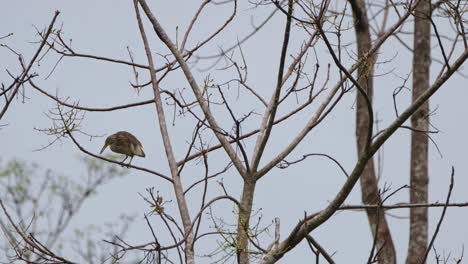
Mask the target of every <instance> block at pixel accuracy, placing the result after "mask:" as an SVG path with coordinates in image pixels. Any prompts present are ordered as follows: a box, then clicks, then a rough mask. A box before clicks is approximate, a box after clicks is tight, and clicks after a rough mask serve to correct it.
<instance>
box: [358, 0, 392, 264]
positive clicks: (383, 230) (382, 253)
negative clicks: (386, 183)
mask: <svg viewBox="0 0 468 264" xmlns="http://www.w3.org/2000/svg"><path fill="white" fill-rule="evenodd" d="M349 2H350V4H351V8H352V11H353V17H354V23H355V25H354V27H355V32H356V39H357V50H358V59H359V60H361V59H366V55H367V53H368V52H369V50H370V48H371V46H372V45H371V44H372V43H371V36H370V32H369V25H368V18H367V13H366V7H365V1H364V0H350V1H349ZM374 60H375V56H371V57H369V58H367V61H366V62H365V63H363V64H362V66H361V67H359V69H358V83H359V85H360V86H361V88H362V89H363V90H364V91H365V93H366V94H367V97H368V98H369V100H370V103H372V96H373V73H374ZM367 103H368V102H366V99H365V97H364V95H362V94H361V93H360V92H357V106H356V141H357V150H358V156H359V157H361V156H362V155H363V154H364V153H365V152H366V146H367V143H368V142H367V141H368V125H369V119H370V116H369V111H368V108H367ZM360 184H361V193H362V202H363V203H364V204H380V203H381V202H382V201H381V197H380V193H379V186H378V182H377V177H376V173H375V168H374V161H373V159H370V160H369V161H368V162H367V164H366V167H365V168H364V171H363V172H362V176H361V178H360ZM366 213H367V218H368V220H369V225H370V227H371V231H372V234H373V237H374V238H375V239H376V243H375V252H379V253H378V258H377V259H378V262H379V263H396V253H395V247H394V245H393V240H392V236H391V234H390V229H389V226H388V223H387V221H386V219H385V212H383V211H382V210H380V209H370V208H369V209H367V210H366Z"/></svg>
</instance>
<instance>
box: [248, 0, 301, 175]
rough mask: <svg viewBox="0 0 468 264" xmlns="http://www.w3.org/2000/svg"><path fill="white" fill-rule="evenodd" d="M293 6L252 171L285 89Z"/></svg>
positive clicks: (258, 161)
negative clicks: (285, 66) (285, 71)
mask: <svg viewBox="0 0 468 264" xmlns="http://www.w3.org/2000/svg"><path fill="white" fill-rule="evenodd" d="M293 4H294V1H292V0H289V1H288V15H287V17H286V27H285V29H284V37H283V47H282V49H281V56H280V64H279V69H278V76H277V81H276V88H275V92H274V94H273V97H272V98H271V101H270V103H269V105H268V107H267V109H266V110H265V114H264V116H263V120H262V124H261V127H260V133H259V134H258V137H257V142H256V144H255V149H254V153H253V157H252V162H251V163H252V171H256V170H257V168H258V164H259V163H260V159H261V157H262V154H263V151H264V149H265V146H266V143H267V141H268V138H269V137H270V133H271V129H272V127H273V122H274V120H275V116H276V111H277V109H278V101H279V97H280V94H281V87H283V72H284V64H285V62H286V54H287V52H288V44H289V37H290V32H291V19H292V13H293Z"/></svg>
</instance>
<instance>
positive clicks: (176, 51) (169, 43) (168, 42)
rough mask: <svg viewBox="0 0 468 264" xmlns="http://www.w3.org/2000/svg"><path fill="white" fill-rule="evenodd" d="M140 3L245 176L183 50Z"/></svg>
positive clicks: (234, 161) (142, 0) (212, 125)
mask: <svg viewBox="0 0 468 264" xmlns="http://www.w3.org/2000/svg"><path fill="white" fill-rule="evenodd" d="M138 2H139V3H140V5H141V7H142V9H143V11H144V12H145V14H146V16H147V17H148V19H149V20H150V22H151V24H152V25H153V29H154V31H155V32H156V34H157V35H158V37H159V38H160V39H161V41H162V42H164V44H165V45H166V46H167V48H169V50H170V51H171V53H172V54H173V55H174V57H175V58H176V60H177V62H178V63H179V65H180V68H181V69H182V71H183V73H184V75H185V78H186V79H187V82H188V83H189V85H190V87H191V88H192V91H193V93H194V95H195V97H196V98H197V102H198V103H199V104H200V107H201V109H202V111H203V114H204V115H205V117H206V120H207V121H208V123H209V124H210V126H211V128H212V130H213V133H214V134H215V136H216V138H217V139H218V140H219V142H220V143H221V145H222V146H223V148H224V150H225V151H226V153H227V155H228V156H229V158H230V159H231V160H232V163H233V164H234V166H235V167H236V169H237V171H239V173H240V174H241V175H242V176H244V175H245V173H246V169H245V168H244V166H243V165H242V161H241V160H240V159H239V157H238V156H237V154H236V151H235V150H234V148H233V147H232V146H231V145H230V143H229V141H228V140H227V139H226V137H225V136H224V135H223V134H222V133H220V132H219V131H221V129H220V127H219V125H218V123H217V122H216V120H215V118H214V116H213V114H212V113H211V110H210V107H209V105H208V102H207V100H205V98H204V97H203V95H202V92H201V90H200V87H199V86H198V84H197V82H196V81H195V77H194V76H193V74H192V72H191V71H190V68H189V66H188V65H187V62H186V61H185V60H184V58H183V56H182V54H181V52H180V51H179V49H178V48H177V46H176V45H175V44H174V43H173V42H172V41H171V39H170V38H169V36H168V35H167V34H166V32H165V31H164V29H163V28H162V26H161V24H159V21H158V20H157V19H156V17H155V16H154V15H153V13H152V12H151V10H150V8H149V6H148V4H147V3H146V1H145V0H138Z"/></svg>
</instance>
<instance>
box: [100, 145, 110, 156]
mask: <svg viewBox="0 0 468 264" xmlns="http://www.w3.org/2000/svg"><path fill="white" fill-rule="evenodd" d="M107 146H108V145H107V144H104V147H102V149H101V152H99V154H102V153H103V152H104V150H105V149H106V148H107Z"/></svg>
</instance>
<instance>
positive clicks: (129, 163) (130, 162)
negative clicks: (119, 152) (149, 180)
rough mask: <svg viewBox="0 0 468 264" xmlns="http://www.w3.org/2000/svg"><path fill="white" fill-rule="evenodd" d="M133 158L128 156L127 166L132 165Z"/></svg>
mask: <svg viewBox="0 0 468 264" xmlns="http://www.w3.org/2000/svg"><path fill="white" fill-rule="evenodd" d="M132 160H133V156H130V161H129V162H128V165H131V164H132Z"/></svg>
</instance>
